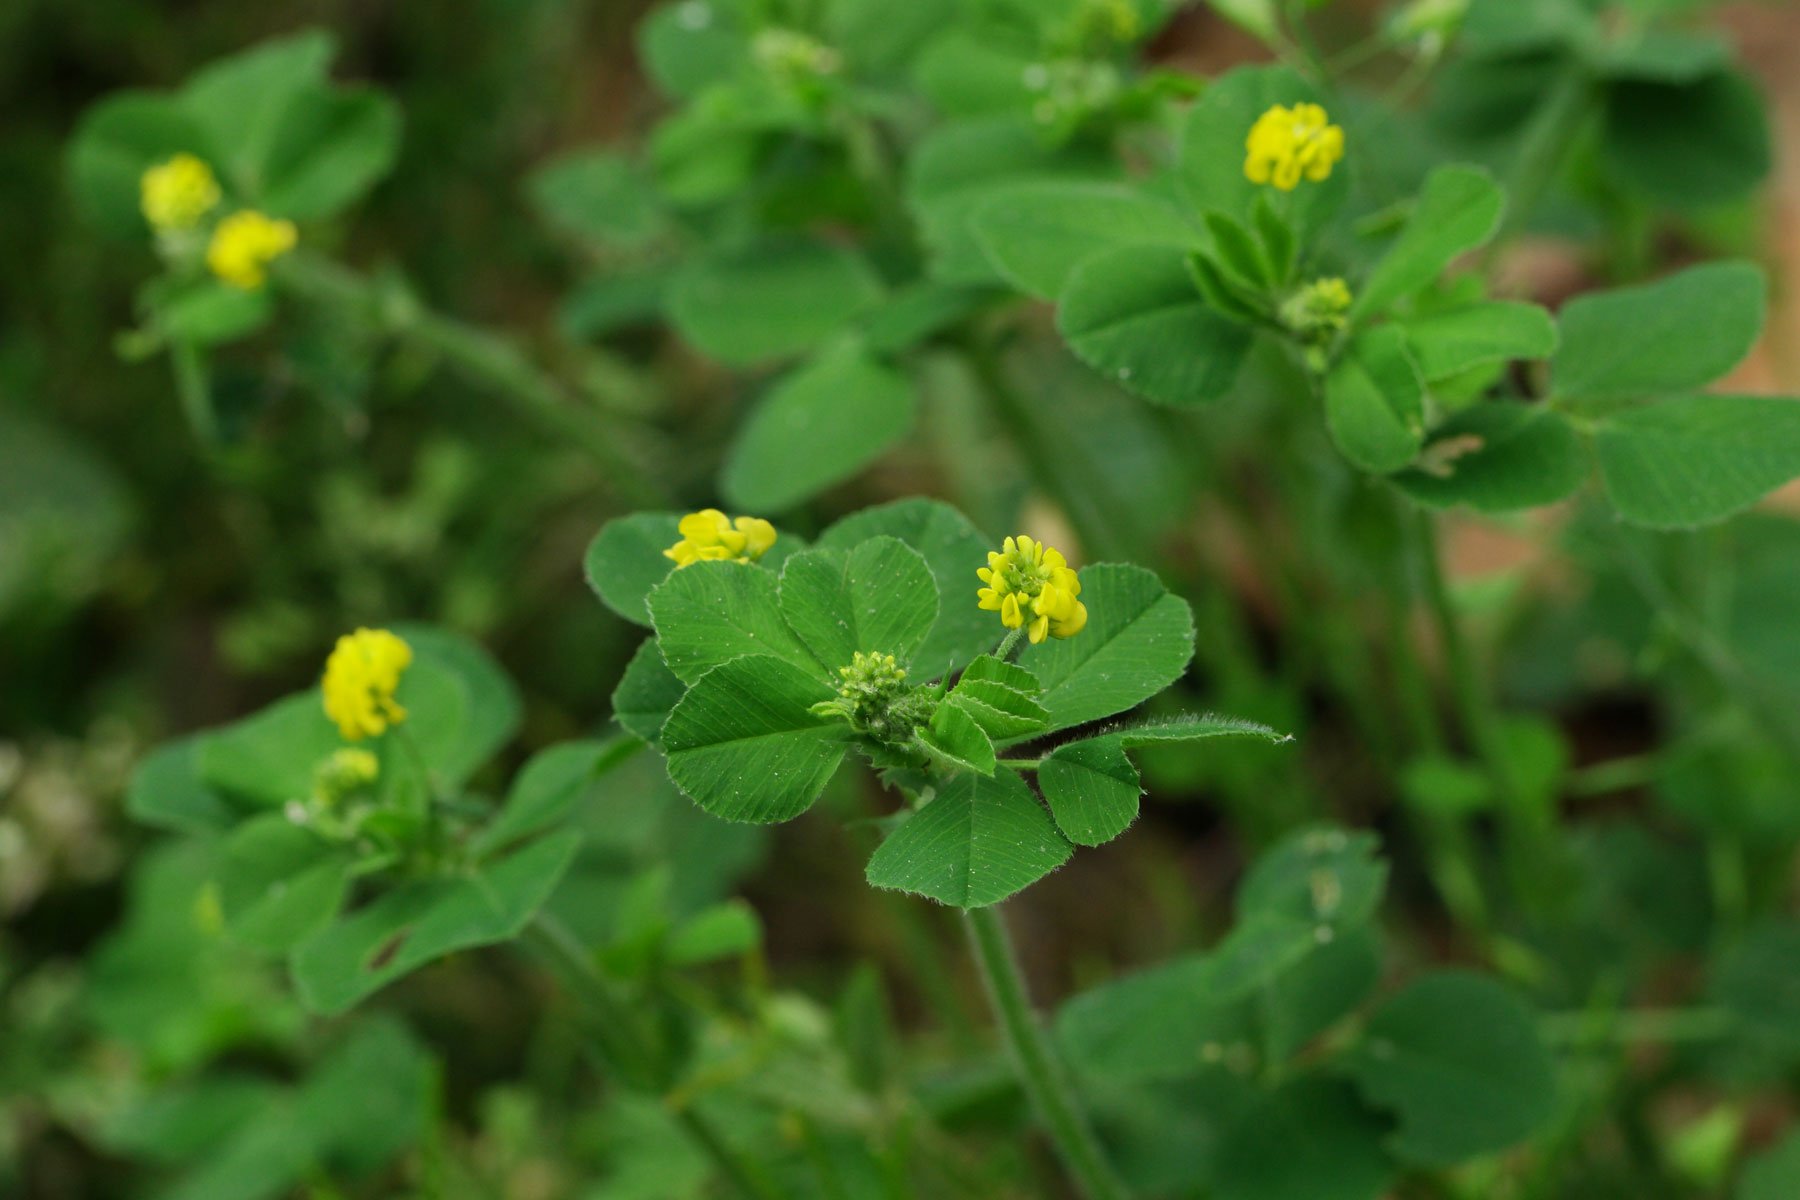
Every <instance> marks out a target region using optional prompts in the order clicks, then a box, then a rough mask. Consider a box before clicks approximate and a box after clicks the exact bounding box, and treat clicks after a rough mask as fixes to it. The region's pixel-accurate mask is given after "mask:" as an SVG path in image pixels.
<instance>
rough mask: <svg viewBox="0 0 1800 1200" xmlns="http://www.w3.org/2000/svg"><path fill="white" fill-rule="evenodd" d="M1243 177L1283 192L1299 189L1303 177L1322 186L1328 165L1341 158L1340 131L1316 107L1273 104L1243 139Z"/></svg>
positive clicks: (1342, 155)
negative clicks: (1269, 185)
mask: <svg viewBox="0 0 1800 1200" xmlns="http://www.w3.org/2000/svg"><path fill="white" fill-rule="evenodd" d="M1244 148H1245V149H1246V150H1247V151H1248V154H1247V155H1246V157H1245V158H1244V177H1245V178H1246V179H1248V180H1249V181H1250V182H1251V183H1272V184H1274V185H1275V186H1276V187H1278V188H1280V189H1281V190H1282V191H1284V192H1291V191H1293V190H1294V189H1295V188H1296V187H1298V186H1299V184H1300V180H1301V178H1302V177H1303V176H1304V177H1305V178H1307V179H1310V180H1312V181H1313V182H1314V183H1323V182H1324V181H1325V180H1326V179H1328V178H1329V177H1330V176H1331V166H1332V164H1333V163H1335V162H1337V160H1338V159H1340V158H1342V157H1344V131H1343V128H1342V127H1340V126H1337V125H1333V124H1331V119H1330V118H1329V117H1327V116H1326V115H1325V110H1324V109H1323V108H1321V107H1320V106H1319V105H1317V104H1296V105H1294V107H1292V108H1289V107H1287V106H1286V105H1284V104H1277V105H1276V106H1275V107H1274V108H1271V109H1270V110H1269V111H1268V112H1266V113H1264V114H1263V115H1262V116H1260V117H1258V118H1257V119H1256V124H1255V125H1252V126H1251V127H1250V136H1249V137H1248V138H1246V139H1245V140H1244Z"/></svg>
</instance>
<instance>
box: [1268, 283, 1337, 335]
mask: <svg viewBox="0 0 1800 1200" xmlns="http://www.w3.org/2000/svg"><path fill="white" fill-rule="evenodd" d="M1350 299H1351V297H1350V287H1349V285H1348V284H1346V283H1345V282H1344V281H1343V280H1342V279H1339V278H1337V277H1336V276H1326V277H1324V278H1321V279H1314V280H1312V281H1311V282H1309V283H1307V284H1305V285H1303V286H1301V287H1299V288H1297V289H1295V291H1294V293H1293V294H1292V295H1290V296H1289V297H1288V298H1287V299H1286V300H1284V301H1283V302H1282V305H1281V323H1282V324H1283V325H1285V326H1287V328H1288V329H1289V330H1291V331H1293V333H1294V334H1295V335H1296V336H1298V337H1300V338H1302V339H1304V340H1307V341H1318V340H1322V339H1327V340H1328V339H1329V338H1331V337H1333V336H1335V335H1336V334H1337V333H1339V332H1340V331H1341V330H1342V329H1343V328H1344V326H1345V325H1346V324H1348V322H1349V312H1350Z"/></svg>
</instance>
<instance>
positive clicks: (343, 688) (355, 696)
mask: <svg viewBox="0 0 1800 1200" xmlns="http://www.w3.org/2000/svg"><path fill="white" fill-rule="evenodd" d="M412 657H413V654H412V647H411V646H408V645H407V644H406V643H405V642H404V641H402V640H401V639H400V638H399V637H398V636H396V635H394V634H392V633H389V632H388V631H387V630H385V629H358V630H357V631H356V632H355V633H347V634H345V635H344V636H343V637H341V638H339V639H338V640H337V647H336V648H335V649H333V650H332V652H331V657H330V658H328V659H326V660H325V678H324V680H323V681H322V682H321V683H320V690H321V691H322V692H323V693H324V698H325V715H326V716H328V717H330V718H331V719H332V720H333V721H335V722H337V727H338V732H339V733H341V734H343V735H344V736H345V737H346V738H348V739H349V740H350V741H353V742H357V741H361V740H362V739H363V738H366V737H375V736H377V735H378V734H382V733H385V732H387V730H388V728H389V727H390V726H393V725H398V724H399V723H400V722H402V721H404V720H406V710H405V709H404V708H401V707H400V705H399V704H397V703H396V702H395V701H394V692H395V690H396V689H397V688H399V686H400V675H401V673H402V672H403V671H405V670H406V668H407V667H408V666H410V665H411V663H412Z"/></svg>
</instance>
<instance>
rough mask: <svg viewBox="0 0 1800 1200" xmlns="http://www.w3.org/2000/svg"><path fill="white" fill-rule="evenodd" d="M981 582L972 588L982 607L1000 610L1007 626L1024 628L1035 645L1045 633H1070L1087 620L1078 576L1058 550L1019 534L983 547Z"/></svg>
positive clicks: (1067, 635) (1050, 635)
mask: <svg viewBox="0 0 1800 1200" xmlns="http://www.w3.org/2000/svg"><path fill="white" fill-rule="evenodd" d="M975 573H976V575H978V576H980V578H981V582H982V583H983V584H985V585H986V586H985V587H983V588H982V589H981V590H980V591H979V592H977V593H976V596H977V598H978V599H979V601H980V603H981V607H982V608H983V609H985V610H987V611H988V612H997V613H999V614H1000V623H1001V624H1002V625H1005V626H1006V627H1007V628H1008V629H1024V630H1025V634H1026V636H1027V637H1029V638H1030V639H1031V640H1032V642H1033V643H1034V644H1035V643H1037V642H1041V641H1043V640H1044V639H1045V638H1046V637H1059V638H1066V637H1074V636H1075V635H1076V634H1078V633H1080V632H1081V630H1082V628H1083V627H1084V626H1086V625H1087V605H1085V604H1083V603H1082V602H1081V601H1080V600H1078V599H1076V597H1078V596H1080V595H1081V580H1080V579H1079V578H1078V577H1077V576H1076V574H1075V570H1074V568H1072V567H1071V566H1069V564H1068V561H1067V560H1066V559H1064V558H1063V556H1062V552H1061V551H1058V550H1053V549H1051V548H1050V547H1049V546H1046V545H1044V544H1043V543H1042V542H1039V541H1036V540H1034V539H1032V538H1029V537H1026V536H1025V535H1024V534H1020V535H1019V536H1018V537H1009V538H1007V539H1006V542H1005V543H1004V545H1003V546H1002V547H1001V549H999V550H997V551H989V552H988V565H987V566H985V567H982V568H981V569H980V570H979V571H977V572H975Z"/></svg>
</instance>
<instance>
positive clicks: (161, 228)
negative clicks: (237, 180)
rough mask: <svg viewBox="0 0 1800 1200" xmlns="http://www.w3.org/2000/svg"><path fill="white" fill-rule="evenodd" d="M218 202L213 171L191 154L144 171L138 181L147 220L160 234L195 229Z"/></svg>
mask: <svg viewBox="0 0 1800 1200" xmlns="http://www.w3.org/2000/svg"><path fill="white" fill-rule="evenodd" d="M218 202H219V181H218V180H217V179H216V178H214V177H213V173H212V168H211V167H209V166H207V165H206V163H205V162H203V161H202V160H201V159H199V158H197V157H195V156H194V155H192V154H186V153H183V154H177V155H176V156H175V157H173V158H171V159H169V160H167V161H166V162H160V163H158V164H156V165H155V166H154V167H151V168H150V169H149V170H147V171H145V172H144V174H143V177H142V178H141V179H140V180H139V181H138V204H139V207H141V208H142V209H143V210H144V220H146V221H148V222H150V228H152V229H154V230H156V231H157V232H158V233H164V232H172V231H176V230H182V229H192V228H193V227H194V226H196V225H198V224H199V223H200V218H201V217H204V216H205V215H206V214H207V213H209V212H211V211H212V210H213V206H214V205H215V204H217V203H218Z"/></svg>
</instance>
